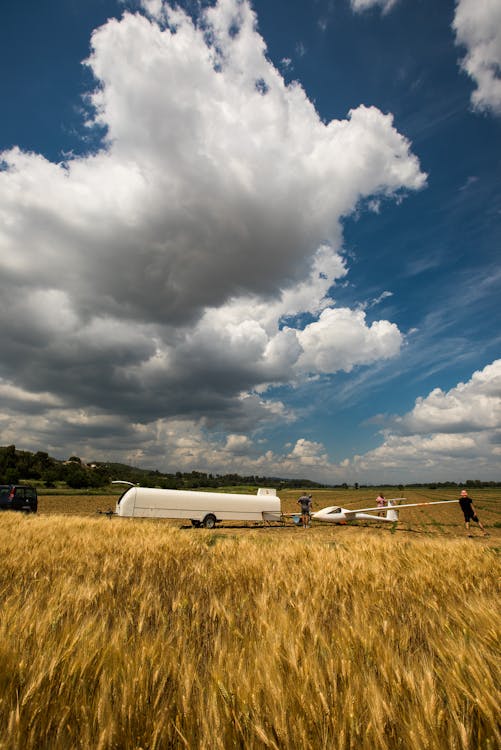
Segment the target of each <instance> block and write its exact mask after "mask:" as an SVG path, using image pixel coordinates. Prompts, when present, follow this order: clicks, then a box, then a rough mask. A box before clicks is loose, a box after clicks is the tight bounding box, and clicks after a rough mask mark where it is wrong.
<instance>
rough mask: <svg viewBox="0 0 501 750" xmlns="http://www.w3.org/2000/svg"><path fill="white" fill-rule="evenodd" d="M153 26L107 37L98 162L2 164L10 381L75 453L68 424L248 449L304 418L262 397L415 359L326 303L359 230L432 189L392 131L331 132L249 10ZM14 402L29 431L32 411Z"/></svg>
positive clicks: (7, 159)
mask: <svg viewBox="0 0 501 750" xmlns="http://www.w3.org/2000/svg"><path fill="white" fill-rule="evenodd" d="M143 8H144V12H137V13H127V12H126V13H124V15H123V17H122V18H120V19H110V20H109V21H108V22H107V23H105V24H104V25H103V26H101V27H100V28H99V29H96V30H95V31H94V33H93V35H92V40H91V52H90V55H89V58H88V60H87V61H86V65H87V66H88V68H89V69H90V70H91V71H92V73H93V75H94V77H95V80H96V86H95V90H94V91H93V92H91V93H90V96H89V100H90V102H91V104H92V107H93V110H92V115H91V116H90V117H89V125H99V126H100V127H102V128H103V132H105V137H104V140H103V143H102V147H101V148H100V150H99V151H97V152H96V153H93V154H83V155H77V156H72V157H70V158H68V159H67V160H66V162H64V163H59V164H56V163H52V162H50V161H48V160H47V159H46V158H45V157H44V156H42V155H40V154H35V153H26V152H23V151H21V150H20V149H19V148H17V147H16V148H12V149H10V150H8V151H5V152H3V153H2V154H0V165H1V168H0V291H1V293H0V314H1V315H2V327H1V331H0V340H1V344H2V362H1V363H0V377H1V378H2V382H3V383H4V384H5V385H6V386H8V385H9V384H10V385H14V384H15V386H16V388H19V389H20V391H19V393H21V392H22V393H23V394H25V396H24V399H25V401H29V400H30V399H31V400H33V398H35V397H36V395H37V394H44V395H43V400H44V402H46V403H47V404H49V405H50V407H51V408H50V410H49V411H47V412H46V413H45V414H44V415H43V420H42V417H40V421H39V422H38V423H37V424H38V425H39V428H38V429H39V432H38V433H37V429H36V428H35V426H33V430H32V431H30V434H32V435H33V442H34V443H35V441H37V440H38V438H39V440H40V441H42V438H44V440H45V442H46V443H47V444H49V443H50V444H51V445H54V444H56V443H57V441H58V440H59V441H63V442H64V436H65V434H66V430H67V431H68V435H70V436H71V439H73V434H74V427H75V420H72V419H71V417H70V414H71V410H75V414H77V415H80V414H82V413H84V414H86V415H88V416H89V418H88V419H87V420H86V421H85V420H84V422H85V425H86V429H87V430H89V434H90V432H91V431H92V430H94V433H95V434H96V435H97V432H98V429H97V423H98V422H99V420H100V419H101V420H102V425H103V431H104V432H106V430H107V429H108V430H109V433H108V434H109V436H110V437H111V436H112V435H114V434H115V430H117V432H119V430H118V425H120V427H122V428H123V425H124V424H128V425H135V426H136V427H134V430H141V429H143V427H144V426H146V427H145V429H147V430H149V429H151V431H152V434H154V433H155V431H156V432H157V433H158V430H159V429H160V427H159V425H161V424H163V423H162V420H163V419H172V420H181V421H182V420H186V422H187V423H188V422H190V423H191V420H193V421H194V423H198V421H197V420H207V424H215V423H217V422H219V423H221V424H223V423H224V424H226V425H231V428H230V432H231V434H239V433H240V432H241V431H242V430H243V429H244V427H245V428H247V429H249V428H250V427H251V426H252V425H254V426H255V425H257V424H259V423H261V422H262V423H266V422H267V421H268V420H269V419H271V418H272V417H273V418H275V419H286V420H288V419H290V418H292V417H291V415H290V413H289V412H288V410H287V409H286V408H285V407H284V406H283V404H281V403H280V402H277V403H271V402H267V401H266V400H265V399H264V398H263V397H262V396H261V397H259V396H256V395H255V394H256V392H260V393H261V394H263V392H264V390H265V389H266V386H267V385H269V384H284V383H287V382H294V383H297V382H298V381H299V380H300V379H301V378H305V377H309V376H310V375H312V374H313V375H315V374H318V373H321V374H324V373H333V372H336V371H338V370H345V371H349V370H350V369H352V368H353V367H355V366H357V365H367V364H370V363H372V362H374V361H376V360H378V359H384V358H387V357H390V356H394V355H396V354H397V353H398V351H399V347H400V345H401V343H402V334H401V333H400V332H399V330H398V328H397V327H396V325H395V324H393V323H391V322H390V321H386V320H381V321H377V322H374V323H372V324H368V322H367V321H366V319H365V317H364V314H363V313H362V312H360V311H352V310H349V309H340V308H337V307H336V305H335V301H334V300H333V299H332V296H331V295H332V289H333V287H335V284H336V281H339V280H340V279H342V278H343V277H344V276H345V275H346V273H347V266H346V262H345V260H344V259H343V257H342V254H341V253H342V220H343V218H344V217H346V216H348V215H350V214H351V213H353V212H355V211H356V210H358V208H359V206H360V204H361V203H364V202H366V203H367V204H369V203H370V201H372V200H373V199H374V198H377V197H378V196H380V197H381V196H385V197H390V198H391V197H394V198H399V197H400V195H401V193H402V192H405V191H409V190H418V189H420V188H422V187H423V186H424V185H425V182H426V175H424V174H423V172H422V171H421V170H420V166H419V162H418V160H417V158H416V157H415V156H414V155H413V154H412V152H411V145H410V143H409V142H408V141H407V140H406V138H405V137H404V136H402V135H401V134H400V133H399V132H398V131H397V130H396V128H395V127H394V123H393V119H392V116H391V114H383V113H382V112H380V111H379V110H378V109H377V108H375V107H368V106H360V107H357V108H355V109H353V110H352V111H350V112H349V113H348V115H347V117H346V118H345V119H342V120H332V121H331V122H328V123H324V122H323V121H322V120H321V118H320V117H319V115H318V113H317V111H316V110H315V107H314V105H313V103H312V102H311V101H310V100H309V98H308V96H307V94H306V92H305V91H304V89H303V88H302V87H301V86H300V85H299V84H298V83H297V82H294V83H291V84H286V83H285V81H284V79H283V77H282V75H281V73H280V72H279V70H277V68H275V67H274V66H273V64H272V63H271V62H270V60H269V59H268V57H267V55H266V44H265V41H264V39H263V38H262V37H261V35H260V34H259V32H258V30H257V23H256V16H255V13H254V11H253V10H252V7H251V5H250V4H249V3H248V2H247V1H246V0H243V2H239V1H238V0H219V1H218V2H217V3H216V4H215V5H214V6H212V7H208V8H205V10H203V9H202V10H201V11H200V14H201V15H200V17H199V18H197V19H196V20H194V19H193V18H191V17H190V16H189V15H188V14H186V13H184V12H183V11H182V10H180V9H176V8H174V7H173V6H171V5H169V4H168V3H166V2H163V3H162V2H160V1H159V0H147V1H146V0H145V2H144V3H143ZM4 392H5V393H7V394H8V393H10V394H11V395H12V402H11V403H9V402H7V403H6V404H5V412H4V414H8V415H9V419H10V420H11V421H10V424H13V422H12V419H13V415H14V411H15V403H16V402H19V398H18V395H19V394H18V392H14V391H13V390H12V389H11V390H10V391H9V390H7V391H4ZM30 394H31V395H30ZM47 394H52V396H51V398H49V397H48V396H47ZM61 402H62V403H61ZM56 405H57V408H56ZM91 417H92V418H91ZM19 419H22V417H21V416H20V417H19ZM77 422H78V420H77ZM50 425H52V433H51V428H50ZM141 426H143V427H141ZM131 430H132V427H131V428H130V430H126V432H127V433H129V432H130V434H131V435H132V432H131ZM103 434H104V433H103ZM37 436H38V438H37ZM136 436H137V435H136ZM124 440H125V441H126V440H127V437H125V438H124ZM233 445H235V444H233ZM230 447H231V446H230ZM190 450H192V453H193V455H198V454H197V451H196V445H195V446H194V445H191V448H190ZM186 455H188V454H187V453H186Z"/></svg>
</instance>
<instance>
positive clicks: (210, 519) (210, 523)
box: [204, 513, 216, 529]
mask: <svg viewBox="0 0 501 750" xmlns="http://www.w3.org/2000/svg"><path fill="white" fill-rule="evenodd" d="M215 525H216V516H214V515H213V514H212V513H209V515H208V516H205V518H204V527H205V528H206V529H213V528H214V526H215Z"/></svg>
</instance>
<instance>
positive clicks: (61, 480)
mask: <svg viewBox="0 0 501 750" xmlns="http://www.w3.org/2000/svg"><path fill="white" fill-rule="evenodd" d="M113 479H122V480H124V481H127V482H133V483H134V484H141V485H143V486H152V487H162V488H163V489H195V488H217V487H235V486H239V485H252V486H259V487H281V488H286V489H291V488H292V489H294V488H295V487H297V488H299V487H310V488H312V489H314V488H315V487H317V488H318V487H322V486H323V485H321V484H319V483H318V482H312V481H310V480H309V479H281V478H279V477H263V476H258V475H254V474H252V475H246V476H241V475H240V474H208V473H205V472H202V471H190V472H181V471H177V472H175V473H172V474H169V473H163V472H160V471H158V470H154V471H152V470H149V469H138V468H137V467H134V466H128V465H127V464H121V463H112V462H106V461H97V460H96V461H91V462H89V463H85V462H83V461H82V460H81V459H80V457H79V456H70V457H69V458H68V459H67V460H66V461H61V460H59V459H56V458H52V457H51V456H49V454H48V453H47V452H45V451H37V452H36V453H32V452H30V451H22V450H17V449H16V447H15V445H8V446H6V447H4V448H2V447H0V484H16V483H18V482H20V481H23V482H33V483H36V484H38V485H42V486H44V487H47V488H53V487H59V486H61V485H62V484H64V485H66V486H67V487H70V488H72V489H98V488H100V487H106V486H107V485H109V484H110V482H111V481H112V480H113Z"/></svg>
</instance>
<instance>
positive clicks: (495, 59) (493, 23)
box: [452, 0, 501, 115]
mask: <svg viewBox="0 0 501 750" xmlns="http://www.w3.org/2000/svg"><path fill="white" fill-rule="evenodd" d="M452 26H453V29H454V31H455V33H456V42H457V44H458V45H461V46H462V47H464V48H465V49H466V54H465V56H464V57H463V59H462V61H461V65H462V67H463V69H464V70H465V71H466V73H467V74H468V75H469V76H470V77H471V78H472V79H473V81H474V82H475V84H476V89H475V91H474V92H473V94H472V97H471V100H472V103H473V106H474V107H475V109H477V110H479V111H491V112H493V113H494V114H496V115H501V3H500V2H499V0H457V2H456V12H455V16H454V21H453V24H452Z"/></svg>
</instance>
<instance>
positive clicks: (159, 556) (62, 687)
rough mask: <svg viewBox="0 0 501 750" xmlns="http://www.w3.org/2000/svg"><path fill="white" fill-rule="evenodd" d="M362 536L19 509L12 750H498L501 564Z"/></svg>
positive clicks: (417, 540) (6, 523)
mask: <svg viewBox="0 0 501 750" xmlns="http://www.w3.org/2000/svg"><path fill="white" fill-rule="evenodd" d="M314 531H315V529H312V532H314ZM344 531H349V532H350V535H349V536H342V535H341V534H339V535H333V534H332V530H330V529H329V533H330V534H331V535H330V536H325V537H324V536H319V535H315V533H312V534H310V533H309V532H302V531H299V530H296V529H291V530H288V529H279V528H277V529H275V530H270V533H268V534H266V535H263V534H261V533H260V530H255V531H253V530H251V529H248V530H246V532H245V533H243V534H242V533H241V534H231V533H226V535H223V534H221V533H220V532H207V531H203V530H200V531H199V530H197V531H188V530H182V529H177V528H173V527H172V526H171V525H169V524H165V523H163V524H162V523H152V522H137V521H133V520H118V519H117V520H113V521H111V522H110V521H108V520H107V519H105V518H96V519H93V518H85V517H82V518H75V517H64V516H57V515H52V516H51V515H43V514H42V515H39V516H38V517H31V516H28V517H25V516H22V515H19V514H18V515H15V514H11V513H4V514H3V515H2V516H1V517H0V550H1V552H0V597H1V612H2V617H1V622H0V748H1V749H2V750H14V748H15V749H16V750H21V749H22V750H35V748H36V750H44V749H45V748H46V749H47V750H49V749H50V750H63V749H64V750H66V749H67V748H72V749H73V748H85V749H88V748H101V749H102V750H108V749H110V750H111V749H112V748H116V749H117V750H118V749H119V748H120V749H123V748H137V749H139V748H143V750H146V749H153V748H157V750H164V749H165V748H190V749H195V748H204V749H208V750H212V749H214V750H215V749H221V750H226V749H227V748H246V749H247V748H250V749H253V748H265V747H268V748H280V749H282V748H301V749H303V748H305V749H307V748H311V749H312V750H318V749H319V748H329V750H331V749H334V750H336V749H338V748H339V750H341V749H343V750H344V749H346V750H347V749H348V748H355V749H356V750H369V749H370V750H378V749H381V750H383V749H384V750H386V749H388V748H390V749H391V748H406V749H407V748H412V749H413V750H415V749H416V750H419V749H420V748H423V749H424V748H427V749H436V750H439V749H440V750H443V749H444V748H458V749H459V748H462V749H464V750H467V749H468V750H470V749H471V748H493V750H494V748H496V747H499V744H500V740H501V736H500V733H499V729H498V725H497V720H498V716H497V711H498V707H499V693H498V684H499V663H498V662H497V655H498V653H499V631H500V618H499V612H498V610H497V604H498V602H499V598H498V597H499V589H498V587H499V580H500V576H499V573H500V567H501V566H500V565H499V559H498V556H497V555H498V550H496V548H495V547H493V546H486V545H484V544H483V542H481V541H480V540H479V543H478V544H477V543H476V542H475V543H473V544H472V543H471V542H468V541H467V540H462V539H461V540H456V539H447V538H428V537H427V536H426V535H422V536H418V537H410V536H403V535H402V536H400V537H399V536H398V535H396V534H395V535H391V534H389V533H387V534H384V535H383V534H382V535H380V536H376V535H374V536H368V535H365V534H364V529H362V530H360V531H358V530H356V529H344V530H343V529H342V530H341V532H344Z"/></svg>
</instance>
